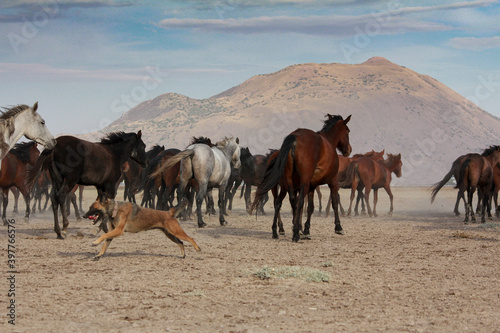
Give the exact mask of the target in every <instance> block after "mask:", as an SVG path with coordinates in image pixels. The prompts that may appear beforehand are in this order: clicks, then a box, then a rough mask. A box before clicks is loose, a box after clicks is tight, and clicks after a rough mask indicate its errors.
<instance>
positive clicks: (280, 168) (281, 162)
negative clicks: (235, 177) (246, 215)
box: [250, 134, 297, 212]
mask: <svg viewBox="0 0 500 333" xmlns="http://www.w3.org/2000/svg"><path fill="white" fill-rule="evenodd" d="M296 141H297V138H296V137H295V136H294V135H292V134H290V135H288V136H287V137H286V138H285V140H283V144H282V145H281V148H280V151H279V154H278V156H277V157H276V158H275V159H274V160H273V161H271V162H270V163H269V165H268V166H267V168H266V173H265V174H264V178H263V179H262V183H260V185H259V187H258V188H257V191H256V193H255V199H254V202H253V204H252V207H251V210H250V211H251V212H252V211H254V210H256V209H257V208H258V207H259V205H260V203H261V201H262V200H263V199H264V197H265V195H266V193H267V192H269V191H270V190H271V189H272V188H273V187H275V186H276V185H278V183H279V181H280V180H281V177H283V173H284V172H285V166H286V163H287V161H288V156H289V154H292V157H293V156H294V153H295V143H296Z"/></svg>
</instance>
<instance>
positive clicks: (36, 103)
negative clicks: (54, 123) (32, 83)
mask: <svg viewBox="0 0 500 333" xmlns="http://www.w3.org/2000/svg"><path fill="white" fill-rule="evenodd" d="M32 109H33V112H36V110H37V109H38V102H35V104H33V107H32Z"/></svg>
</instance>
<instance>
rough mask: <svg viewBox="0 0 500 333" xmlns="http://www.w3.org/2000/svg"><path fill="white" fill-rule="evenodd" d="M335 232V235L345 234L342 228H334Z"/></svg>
mask: <svg viewBox="0 0 500 333" xmlns="http://www.w3.org/2000/svg"><path fill="white" fill-rule="evenodd" d="M335 233H336V234H337V235H345V232H344V230H335Z"/></svg>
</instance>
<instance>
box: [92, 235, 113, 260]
mask: <svg viewBox="0 0 500 333" xmlns="http://www.w3.org/2000/svg"><path fill="white" fill-rule="evenodd" d="M112 240H113V238H109V239H106V243H104V245H103V246H102V248H101V251H99V254H98V255H96V256H95V257H94V260H99V258H100V257H102V256H103V255H104V253H106V250H107V249H108V245H109V244H110V243H111V241H112Z"/></svg>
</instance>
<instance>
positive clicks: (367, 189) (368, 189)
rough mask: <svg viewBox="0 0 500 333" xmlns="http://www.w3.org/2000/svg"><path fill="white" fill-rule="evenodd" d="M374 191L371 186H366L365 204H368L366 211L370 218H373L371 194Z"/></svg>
mask: <svg viewBox="0 0 500 333" xmlns="http://www.w3.org/2000/svg"><path fill="white" fill-rule="evenodd" d="M371 190H372V187H371V184H368V185H365V203H366V210H367V211H368V216H370V217H372V216H373V213H372V209H371V207H370V201H368V200H370V192H371Z"/></svg>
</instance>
